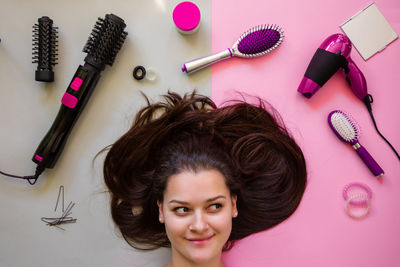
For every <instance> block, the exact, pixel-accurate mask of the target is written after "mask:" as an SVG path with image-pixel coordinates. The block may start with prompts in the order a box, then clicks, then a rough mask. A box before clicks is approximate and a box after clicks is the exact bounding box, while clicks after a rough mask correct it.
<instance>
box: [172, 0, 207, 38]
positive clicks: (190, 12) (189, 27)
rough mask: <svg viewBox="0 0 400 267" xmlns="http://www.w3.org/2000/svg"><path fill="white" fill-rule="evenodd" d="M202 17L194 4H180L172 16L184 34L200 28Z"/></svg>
mask: <svg viewBox="0 0 400 267" xmlns="http://www.w3.org/2000/svg"><path fill="white" fill-rule="evenodd" d="M200 17H201V15H200V9H199V8H198V7H197V6H196V5H195V4H193V3H192V2H182V3H180V4H178V5H177V6H176V7H175V9H174V12H173V14H172V18H173V20H174V23H175V25H176V27H178V29H179V30H180V31H181V32H183V33H191V32H193V31H195V30H196V29H197V27H198V26H199V23H200Z"/></svg>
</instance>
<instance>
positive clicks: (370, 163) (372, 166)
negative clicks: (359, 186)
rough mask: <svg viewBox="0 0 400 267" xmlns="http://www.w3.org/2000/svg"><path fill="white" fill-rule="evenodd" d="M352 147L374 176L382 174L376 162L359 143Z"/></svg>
mask: <svg viewBox="0 0 400 267" xmlns="http://www.w3.org/2000/svg"><path fill="white" fill-rule="evenodd" d="M354 148H355V150H356V152H357V154H358V156H360V158H361V159H362V160H363V161H364V163H365V165H367V167H368V169H369V170H370V171H371V172H372V173H373V175H375V176H376V177H381V176H382V175H383V174H384V172H383V170H382V168H381V167H380V166H379V165H378V163H376V161H375V160H374V158H373V157H372V156H371V155H370V154H369V153H368V151H367V150H366V149H365V148H364V147H363V146H361V145H360V143H357V144H355V145H354Z"/></svg>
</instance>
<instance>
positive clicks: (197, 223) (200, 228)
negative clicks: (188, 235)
mask: <svg viewBox="0 0 400 267" xmlns="http://www.w3.org/2000/svg"><path fill="white" fill-rule="evenodd" d="M208 227H209V226H208V223H207V221H206V218H205V216H204V214H202V213H201V212H197V213H195V214H194V216H193V220H192V222H191V224H190V226H189V230H191V231H196V232H200V233H201V232H205V231H207V230H208Z"/></svg>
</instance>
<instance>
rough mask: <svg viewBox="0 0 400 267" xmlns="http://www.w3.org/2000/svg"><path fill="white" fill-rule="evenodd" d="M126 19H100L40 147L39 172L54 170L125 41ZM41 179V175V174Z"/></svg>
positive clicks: (37, 162) (116, 17)
mask: <svg viewBox="0 0 400 267" xmlns="http://www.w3.org/2000/svg"><path fill="white" fill-rule="evenodd" d="M125 27H126V25H125V23H124V20H122V19H121V18H119V17H118V16H116V15H113V14H107V15H106V16H105V18H104V19H101V18H99V19H98V21H97V22H96V25H95V26H94V29H93V31H92V33H91V35H90V37H89V39H88V41H87V43H86V45H85V47H84V49H83V52H85V53H87V56H86V57H85V59H84V61H85V63H84V65H83V66H82V65H80V66H79V67H78V69H77V71H76V72H75V75H74V76H73V78H72V81H71V83H70V84H69V86H68V88H67V91H66V92H65V93H64V96H63V97H62V99H61V103H62V105H61V107H60V110H59V112H58V114H57V117H56V118H55V120H54V123H53V125H52V126H51V128H50V130H49V131H48V132H47V134H46V136H45V137H44V138H43V140H42V141H41V143H40V144H39V146H38V148H37V149H36V152H35V154H34V156H33V158H32V160H33V162H35V163H36V164H38V166H37V173H38V172H39V174H40V172H42V171H43V170H44V169H45V168H53V167H54V165H55V164H56V161H57V159H58V157H59V156H60V154H61V152H62V150H63V148H64V145H65V143H66V141H67V138H68V135H69V134H70V132H71V130H72V128H73V126H74V124H75V122H76V121H77V119H78V117H79V115H80V113H81V112H82V110H83V108H84V107H85V105H86V103H87V101H88V100H89V97H90V95H91V94H92V92H93V90H94V88H95V86H96V84H97V82H98V80H99V78H100V73H101V71H103V70H104V68H105V66H106V65H110V66H111V65H112V64H113V62H114V59H115V57H116V55H117V53H118V51H119V50H120V48H121V46H122V44H123V43H124V41H125V38H126V35H127V33H126V32H125V31H124V29H125ZM37 176H38V175H37Z"/></svg>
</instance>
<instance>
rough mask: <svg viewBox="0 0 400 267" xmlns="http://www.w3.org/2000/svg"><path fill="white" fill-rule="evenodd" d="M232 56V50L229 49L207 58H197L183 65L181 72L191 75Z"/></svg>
mask: <svg viewBox="0 0 400 267" xmlns="http://www.w3.org/2000/svg"><path fill="white" fill-rule="evenodd" d="M232 56H233V53H232V50H231V49H230V48H228V49H226V50H224V51H222V52H219V53H217V54H213V55H210V56H207V57H202V58H198V59H195V60H192V61H190V62H187V63H185V64H183V67H182V71H183V72H186V73H188V74H189V73H192V72H195V71H198V70H200V69H203V68H205V67H207V66H210V65H211V64H213V63H215V62H217V61H220V60H223V59H225V58H230V57H232Z"/></svg>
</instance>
